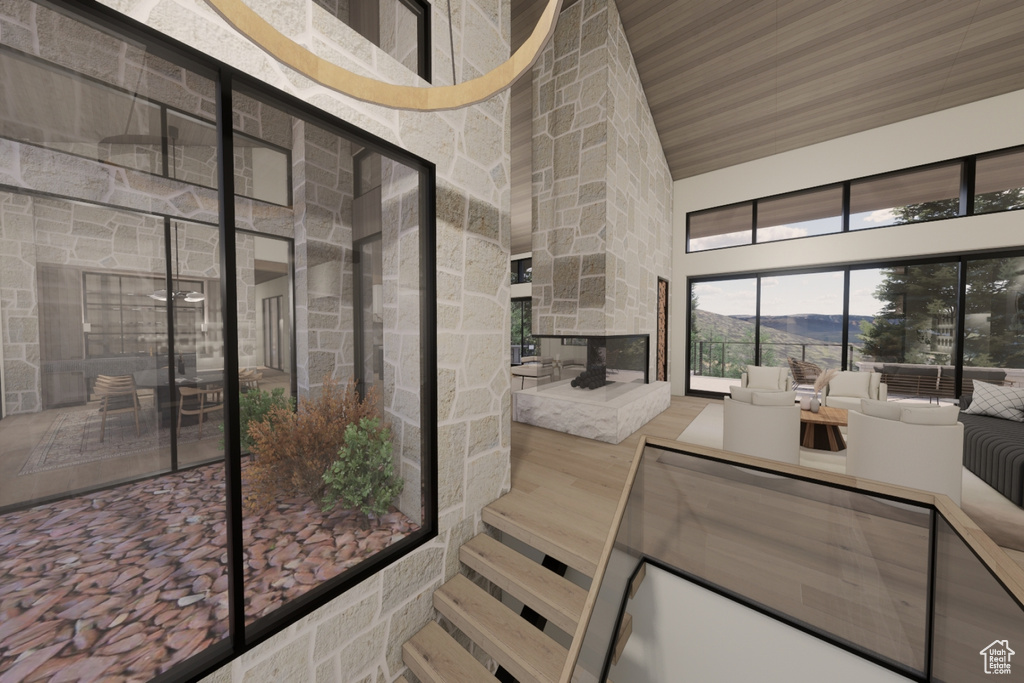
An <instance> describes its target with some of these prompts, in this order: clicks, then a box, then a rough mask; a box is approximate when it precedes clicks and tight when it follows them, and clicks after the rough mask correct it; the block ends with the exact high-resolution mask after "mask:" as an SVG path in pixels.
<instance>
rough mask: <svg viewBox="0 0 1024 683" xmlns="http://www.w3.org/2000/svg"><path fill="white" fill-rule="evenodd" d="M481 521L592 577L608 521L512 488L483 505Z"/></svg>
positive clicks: (595, 569)
mask: <svg viewBox="0 0 1024 683" xmlns="http://www.w3.org/2000/svg"><path fill="white" fill-rule="evenodd" d="M482 517H483V521H484V522H486V523H487V524H490V525H491V526H493V527H495V528H496V529H500V530H501V531H503V532H505V533H508V534H510V535H512V536H514V537H515V538H518V539H519V540H520V541H523V542H524V543H526V544H527V545H530V546H533V547H534V548H536V549H537V550H539V551H541V552H542V553H544V554H545V555H550V556H551V557H554V558H555V559H557V560H560V561H561V562H564V563H565V564H567V565H569V566H570V567H572V568H573V569H577V570H579V571H580V572H582V573H583V574H585V575H587V576H590V577H592V576H594V573H595V572H596V571H597V563H598V561H599V559H600V557H601V551H602V550H603V548H604V542H605V538H606V537H607V535H608V531H609V529H608V522H603V523H602V522H601V521H600V520H597V521H595V520H594V519H593V518H592V517H589V516H587V515H585V514H583V513H581V512H576V511H572V510H569V509H567V508H564V507H560V506H557V505H554V504H551V503H550V502H548V501H545V500H544V499H541V498H538V497H536V496H530V495H529V494H526V493H522V492H520V491H516V490H514V489H513V490H512V491H510V492H509V493H507V494H505V495H504V496H502V497H501V498H499V499H498V500H496V501H494V502H493V503H491V504H490V505H488V506H486V507H485V508H484V509H483V512H482Z"/></svg>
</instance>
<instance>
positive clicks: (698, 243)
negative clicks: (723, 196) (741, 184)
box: [687, 202, 754, 251]
mask: <svg viewBox="0 0 1024 683" xmlns="http://www.w3.org/2000/svg"><path fill="white" fill-rule="evenodd" d="M687 223H688V225H687V244H688V247H689V250H690V251H704V250H705V249H718V248H720V247H732V246H737V245H741V244H751V243H752V241H753V238H754V228H753V225H754V205H753V203H752V202H748V203H746V204H741V205H739V206H727V207H725V208H722V209H711V210H709V211H701V212H698V213H691V214H687Z"/></svg>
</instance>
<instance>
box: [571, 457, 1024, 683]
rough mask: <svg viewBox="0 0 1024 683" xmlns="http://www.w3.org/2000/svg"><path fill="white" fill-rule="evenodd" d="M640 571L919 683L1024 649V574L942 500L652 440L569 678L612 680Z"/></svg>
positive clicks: (626, 497)
mask: <svg viewBox="0 0 1024 683" xmlns="http://www.w3.org/2000/svg"><path fill="white" fill-rule="evenodd" d="M645 562H650V563H652V564H656V565H658V566H661V567H663V568H666V569H669V570H670V571H672V572H673V573H675V574H676V575H678V576H682V577H684V578H687V579H689V580H691V581H693V582H694V583H697V584H699V585H701V586H704V587H707V588H710V589H712V590H714V591H715V592H718V593H719V594H720V595H725V596H727V597H730V598H732V599H733V600H735V601H737V602H739V603H741V604H744V605H746V606H748V607H751V608H753V609H756V610H758V611H760V612H761V613H762V614H766V615H769V616H771V617H773V618H775V619H777V620H779V621H780V622H783V623H785V624H788V625H790V626H793V627H795V628H798V629H800V630H802V631H804V632H806V633H810V634H812V635H815V636H817V637H819V638H821V639H823V640H825V641H827V642H829V643H832V644H834V645H836V646H839V647H841V648H843V649H845V650H847V651H849V652H852V653H854V654H856V655H858V656H860V657H863V658H865V659H868V660H870V661H872V662H874V663H876V664H878V665H880V666H883V667H885V668H887V669H890V670H892V671H893V672H896V673H899V674H902V675H904V676H906V677H907V678H909V679H911V680H918V681H950V682H954V681H955V682H957V683H960V682H962V681H972V680H979V681H981V680H991V676H992V672H994V671H997V670H999V671H1005V670H1006V669H1007V668H1011V669H1012V667H1013V666H1014V665H1015V664H1016V662H1014V661H1013V659H1012V655H1010V657H1009V661H1006V657H1005V654H1004V655H1000V654H999V652H1000V647H1002V648H1004V649H1009V650H1010V651H1011V652H1012V648H1014V647H1017V648H1018V649H1019V648H1024V607H1022V606H1024V571H1022V570H1021V568H1020V567H1019V566H1018V565H1017V564H1016V563H1014V562H1013V561H1012V560H1010V558H1009V557H1007V555H1006V554H1005V553H1004V552H1003V551H1002V550H1001V549H1000V548H999V547H998V546H997V545H996V544H995V543H994V542H993V541H992V540H991V539H989V538H988V537H987V536H986V535H985V534H984V533H983V532H982V531H981V530H980V529H979V528H978V527H977V525H975V524H974V523H973V522H972V521H971V520H970V518H968V517H967V516H966V515H965V514H964V513H963V512H962V511H961V510H960V508H959V507H957V506H956V505H955V504H954V503H953V502H952V501H951V500H949V498H947V497H945V496H942V495H938V494H931V493H925V492H921V491H916V490H913V489H908V488H903V487H898V486H891V485H886V484H880V483H875V482H869V481H865V480H858V479H856V478H853V477H848V476H845V475H839V474H830V473H825V472H819V471H816V470H808V469H805V468H801V467H795V466H791V465H785V464H782V463H776V462H773V461H768V460H762V459H758V458H749V457H745V456H738V455H733V454H730V453H726V452H724V451H719V450H715V449H707V448H699V447H694V446H691V445H689V444H687V445H686V446H685V448H684V447H683V445H682V444H680V443H679V442H677V441H666V440H661V439H652V438H647V439H643V440H641V443H640V446H639V447H638V450H637V455H636V458H635V460H634V462H633V466H632V470H631V472H630V476H629V479H628V480H627V484H626V487H625V491H624V492H623V496H622V499H621V501H620V505H619V508H618V510H617V512H616V516H615V519H614V520H613V524H612V532H611V534H610V536H609V538H608V541H607V543H606V546H605V549H604V554H603V556H602V559H601V563H600V565H599V566H598V571H597V574H596V575H595V578H594V583H593V587H592V588H591V592H590V594H589V595H588V599H587V603H586V606H585V608H584V614H583V618H582V619H581V620H580V623H579V627H578V628H577V630H576V633H575V636H574V639H573V644H572V647H571V648H570V650H569V657H568V660H567V662H566V666H565V669H564V670H563V674H562V677H561V680H562V681H563V682H564V683H569V681H574V682H577V683H589V682H591V681H604V680H608V671H609V667H610V663H611V658H612V656H613V653H614V651H615V646H616V644H617V641H618V634H619V632H620V623H621V619H622V615H623V614H624V611H625V609H626V604H627V601H628V597H629V592H630V585H631V582H632V581H633V578H634V576H635V574H636V572H637V570H638V569H639V568H640V567H641V566H642V565H643V563H645ZM634 591H635V586H634ZM665 637H671V634H666V636H665ZM986 648H991V649H990V650H989V652H988V654H986V652H985V650H986ZM620 649H621V648H620ZM1001 657H1002V659H1001ZM1020 657H1021V661H1020V664H1019V667H1020V668H1021V669H1024V649H1022V650H1021V655H1020ZM612 678H614V676H612ZM1007 678H1010V677H1007Z"/></svg>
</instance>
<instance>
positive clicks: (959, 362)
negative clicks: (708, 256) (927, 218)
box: [683, 209, 1024, 401]
mask: <svg viewBox="0 0 1024 683" xmlns="http://www.w3.org/2000/svg"><path fill="white" fill-rule="evenodd" d="M1014 210H1016V209H1014ZM1019 257H1024V248H1021V247H1011V248H1006V249H988V250H978V251H965V252H956V253H943V254H929V255H926V256H925V255H922V256H917V257H906V258H892V259H884V260H877V261H875V260H872V261H856V262H845V263H832V264H823V265H818V266H810V267H806V268H775V269H765V270H757V271H744V272H739V273H729V274H725V275H694V276H688V277H687V278H686V292H687V301H688V302H689V301H690V300H691V298H692V292H693V286H694V285H696V284H701V283H708V282H723V281H728V280H743V279H751V278H754V279H755V280H756V282H757V298H756V299H755V309H756V311H757V315H756V322H755V328H754V345H755V346H754V364H755V365H757V364H759V362H760V353H761V344H760V333H761V319H760V310H761V286H760V283H761V279H762V278H765V277H775V276H780V275H807V274H812V273H823V272H839V273H843V323H842V324H843V342H842V353H841V360H840V367H841V368H842V369H848V368H849V364H850V362H849V361H850V359H849V345H850V341H849V338H848V333H849V328H850V273H851V272H852V271H857V270H870V269H873V268H891V267H898V266H921V265H931V264H939V263H950V264H955V265H956V267H957V274H958V276H957V292H956V300H957V310H956V314H955V322H954V325H955V330H954V353H953V354H952V357H951V358H950V365H952V366H953V368H954V373H955V379H954V394H955V396H954V397H955V399H956V400H957V401H959V399H960V398H961V397H962V396H963V395H964V394H965V393H970V392H965V391H964V386H963V371H964V367H965V366H964V336H965V334H966V328H965V324H964V316H965V313H966V309H965V305H964V304H965V301H966V297H967V284H968V281H967V278H966V277H965V274H966V272H967V268H969V264H970V263H971V262H973V261H987V260H992V259H1000V258H1019ZM686 329H687V335H686V337H687V341H686V354H685V358H684V359H683V360H684V363H685V372H684V377H685V380H684V388H683V393H684V395H686V396H698V397H702V398H719V399H720V398H722V397H723V396H725V395H727V393H728V392H717V391H708V390H705V389H692V388H691V386H690V378H691V370H692V362H691V359H692V349H691V339H690V334H689V331H690V330H691V329H693V309H692V308H691V307H690V305H689V303H687V310H686ZM966 367H971V366H966Z"/></svg>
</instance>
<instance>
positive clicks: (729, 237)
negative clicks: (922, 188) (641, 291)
mask: <svg viewBox="0 0 1024 683" xmlns="http://www.w3.org/2000/svg"><path fill="white" fill-rule="evenodd" d="M895 222H896V214H895V213H893V210H892V209H878V210H877V211H865V212H864V213H855V214H852V215H851V216H850V230H863V229H864V228H879V227H882V226H883V225H892V224H894V223H895ZM840 230H842V221H841V218H840V216H831V217H829V218H818V219H815V220H813V221H804V222H802V223H793V224H789V225H773V226H771V227H769V228H760V227H759V228H758V229H757V240H758V242H775V241H778V240H789V239H795V238H797V237H811V236H814V235H827V234H830V233H833V232H839V231H840ZM751 232H752V231H751V230H742V231H739V232H729V233H725V234H723V235H712V236H711V237H698V238H696V239H692V240H690V251H704V250H705V249H719V248H721V247H734V246H737V245H742V244H750V240H751Z"/></svg>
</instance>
